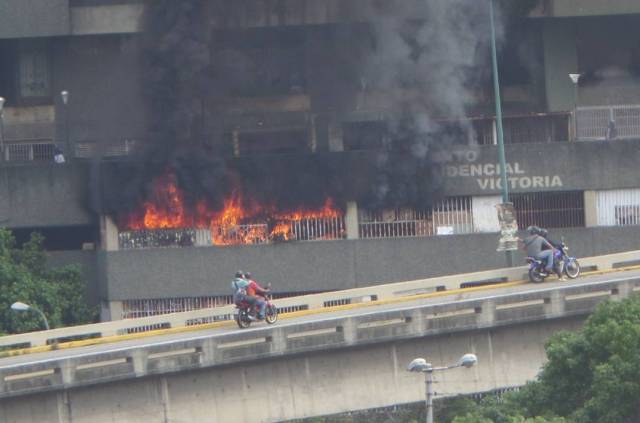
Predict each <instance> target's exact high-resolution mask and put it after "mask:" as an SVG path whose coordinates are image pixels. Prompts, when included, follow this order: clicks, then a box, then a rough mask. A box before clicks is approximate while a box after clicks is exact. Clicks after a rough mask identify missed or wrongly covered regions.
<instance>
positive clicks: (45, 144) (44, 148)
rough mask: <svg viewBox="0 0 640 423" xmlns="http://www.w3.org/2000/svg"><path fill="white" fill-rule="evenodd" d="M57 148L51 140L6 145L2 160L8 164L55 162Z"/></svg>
mask: <svg viewBox="0 0 640 423" xmlns="http://www.w3.org/2000/svg"><path fill="white" fill-rule="evenodd" d="M55 149H56V146H55V144H54V143H53V141H51V140H37V141H35V140H34V141H33V142H19V143H6V144H5V145H4V151H3V152H2V155H1V157H2V160H4V161H7V162H27V161H46V160H53V156H54V154H55Z"/></svg>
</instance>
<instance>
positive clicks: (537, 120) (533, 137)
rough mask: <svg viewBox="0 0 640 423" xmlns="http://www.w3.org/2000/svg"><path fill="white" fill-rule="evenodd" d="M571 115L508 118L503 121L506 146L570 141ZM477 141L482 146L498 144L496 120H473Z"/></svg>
mask: <svg viewBox="0 0 640 423" xmlns="http://www.w3.org/2000/svg"><path fill="white" fill-rule="evenodd" d="M570 122H571V121H570V114H569V113H536V114H532V115H519V116H507V117H504V118H503V119H502V126H503V136H504V143H505V144H522V143H548V142H558V141H568V140H569V126H570ZM472 125H473V128H474V130H475V136H476V141H477V143H478V144H480V145H491V144H497V140H496V137H497V134H496V119H495V118H494V117H490V118H480V119H473V120H472Z"/></svg>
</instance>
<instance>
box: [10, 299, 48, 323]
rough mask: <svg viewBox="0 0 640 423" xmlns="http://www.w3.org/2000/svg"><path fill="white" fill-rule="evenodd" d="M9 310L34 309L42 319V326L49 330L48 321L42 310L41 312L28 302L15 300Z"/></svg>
mask: <svg viewBox="0 0 640 423" xmlns="http://www.w3.org/2000/svg"><path fill="white" fill-rule="evenodd" d="M11 310H13V311H29V310H33V311H35V312H36V313H38V314H39V315H40V316H41V317H42V320H44V327H45V328H46V329H47V330H49V322H48V321H47V317H46V316H45V315H44V313H43V312H41V311H40V310H38V309H37V308H35V307H33V306H30V305H29V304H25V303H21V302H20V301H16V302H15V303H13V304H11Z"/></svg>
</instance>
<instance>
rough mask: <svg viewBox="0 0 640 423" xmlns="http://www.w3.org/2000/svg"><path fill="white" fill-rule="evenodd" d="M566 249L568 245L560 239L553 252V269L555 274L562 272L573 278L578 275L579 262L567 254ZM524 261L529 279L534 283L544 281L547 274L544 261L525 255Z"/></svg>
mask: <svg viewBox="0 0 640 423" xmlns="http://www.w3.org/2000/svg"><path fill="white" fill-rule="evenodd" d="M568 250H569V247H568V246H567V244H565V242H564V239H562V243H561V246H560V248H556V250H555V251H554V253H553V263H554V269H555V271H556V273H557V274H563V273H564V274H565V275H567V277H569V278H570V279H575V278H577V277H578V276H580V270H581V269H580V263H579V262H578V259H576V258H575V257H571V256H569V254H567V251H568ZM526 261H527V263H529V280H530V281H531V282H534V283H540V282H544V280H545V278H546V277H548V276H549V274H548V273H547V271H546V270H545V263H544V262H543V261H542V260H538V259H536V258H534V257H527V258H526Z"/></svg>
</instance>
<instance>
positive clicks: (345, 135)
mask: <svg viewBox="0 0 640 423" xmlns="http://www.w3.org/2000/svg"><path fill="white" fill-rule="evenodd" d="M385 136H386V125H385V124H384V122H349V123H345V124H344V125H343V127H342V140H343V143H344V150H345V151H361V150H379V149H381V148H382V146H383V145H384V138H385Z"/></svg>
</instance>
